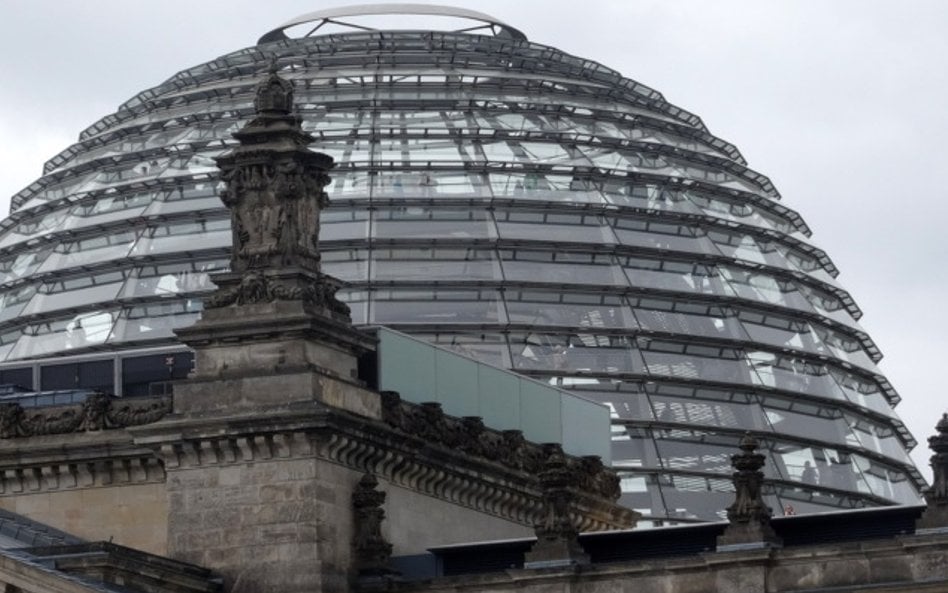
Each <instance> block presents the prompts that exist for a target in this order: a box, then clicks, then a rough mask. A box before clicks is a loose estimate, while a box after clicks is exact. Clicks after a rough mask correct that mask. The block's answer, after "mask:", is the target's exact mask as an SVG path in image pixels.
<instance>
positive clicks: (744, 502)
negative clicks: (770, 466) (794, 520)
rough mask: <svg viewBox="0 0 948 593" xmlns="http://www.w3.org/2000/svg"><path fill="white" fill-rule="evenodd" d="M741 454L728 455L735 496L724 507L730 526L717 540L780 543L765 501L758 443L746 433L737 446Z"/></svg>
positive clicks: (734, 542) (723, 543)
mask: <svg viewBox="0 0 948 593" xmlns="http://www.w3.org/2000/svg"><path fill="white" fill-rule="evenodd" d="M738 446H739V447H740V449H741V453H739V454H737V455H733V456H731V465H732V466H733V467H734V469H735V470H736V471H735V472H734V474H733V480H734V490H735V497H734V502H733V503H732V504H731V506H729V507H728V508H727V518H728V521H730V523H731V524H730V525H729V526H728V527H727V529H725V531H724V535H722V536H721V537H720V538H718V544H719V545H730V544H746V543H772V544H776V543H779V542H780V539H779V538H778V537H777V535H776V534H775V533H774V531H773V528H772V527H771V526H770V518H771V516H772V514H773V512H772V511H771V509H770V507H769V506H767V503H765V502H764V498H763V492H762V486H763V483H764V472H762V471H761V469H762V468H763V467H764V456H763V455H761V454H760V453H757V452H756V451H757V447H759V446H760V443H759V442H758V441H757V439H756V438H754V436H753V435H751V433H749V432H748V433H746V434H745V435H744V437H743V438H741V441H740V444H739V445H738Z"/></svg>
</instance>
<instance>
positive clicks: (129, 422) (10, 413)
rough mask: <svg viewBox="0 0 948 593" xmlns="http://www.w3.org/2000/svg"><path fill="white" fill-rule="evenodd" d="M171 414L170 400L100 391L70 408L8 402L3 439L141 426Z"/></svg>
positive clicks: (3, 409)
mask: <svg viewBox="0 0 948 593" xmlns="http://www.w3.org/2000/svg"><path fill="white" fill-rule="evenodd" d="M170 412H171V398H170V397H161V398H147V399H145V398H135V399H128V400H124V399H119V398H113V397H111V396H109V395H106V394H104V393H100V392H96V393H93V394H91V395H90V396H89V397H88V398H86V401H85V402H83V403H82V404H76V405H71V406H50V407H42V408H24V407H23V406H21V405H20V404H18V403H5V404H0V439H12V438H16V437H31V436H39V435H48V434H65V433H71V432H83V431H95V430H105V429H109V428H125V427H129V426H140V425H142V424H150V423H152V422H156V421H158V420H160V419H161V418H163V417H164V416H165V415H167V414H168V413H170Z"/></svg>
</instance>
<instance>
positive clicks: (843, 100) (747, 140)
mask: <svg viewBox="0 0 948 593" xmlns="http://www.w3.org/2000/svg"><path fill="white" fill-rule="evenodd" d="M455 4H457V5H463V6H467V7H469V8H473V9H475V10H480V11H484V12H488V13H491V14H494V15H495V16H497V17H499V18H501V19H502V20H505V21H508V22H510V23H511V24H513V25H515V26H517V27H518V28H520V29H521V30H523V31H524V32H525V33H526V34H527V36H528V37H529V38H530V39H532V40H534V41H537V42H539V43H545V44H549V45H554V46H557V47H559V48H561V49H564V50H566V51H569V52H571V53H574V54H577V55H579V56H582V57H585V58H589V59H592V60H595V61H598V62H601V63H603V64H605V65H607V66H609V67H611V68H613V69H616V70H618V71H620V72H621V73H623V74H624V75H626V76H628V77H630V78H633V79H635V80H638V81H640V82H642V83H644V84H647V85H649V86H651V87H653V88H655V89H657V90H659V91H660V92H662V93H663V94H664V95H665V96H666V98H668V99H669V100H670V101H671V102H673V103H675V104H676V105H678V106H680V107H682V108H685V109H687V110H689V111H692V112H694V113H696V114H698V115H699V116H700V117H701V118H702V119H703V120H704V122H705V123H706V124H707V125H708V127H709V128H710V129H711V131H712V133H714V134H716V135H718V136H720V137H722V138H724V139H726V140H728V141H731V142H733V143H734V144H736V145H737V146H738V148H740V149H741V151H742V153H743V154H744V155H745V157H746V158H747V160H748V161H749V163H750V166H751V167H752V168H754V169H755V170H757V171H759V172H761V173H763V174H765V175H768V176H769V177H770V178H771V179H772V180H773V181H774V183H775V184H776V186H777V187H778V189H779V190H780V192H781V193H782V194H783V196H784V202H785V204H786V205H788V206H790V207H792V208H794V209H796V210H798V211H799V212H800V213H801V214H802V215H803V217H804V218H805V219H806V220H807V222H808V223H809V224H810V226H811V227H812V228H813V230H814V237H813V239H814V241H815V242H816V243H817V244H818V245H820V246H821V247H823V248H825V249H826V250H827V252H828V253H829V254H830V256H831V257H832V258H833V260H834V261H835V263H836V264H837V266H838V267H839V268H840V269H841V270H842V275H841V276H840V281H841V282H842V283H843V284H844V285H845V286H846V287H847V288H848V289H849V290H850V291H851V292H852V293H853V295H854V296H855V298H856V301H857V302H858V303H859V304H860V306H861V307H862V308H863V310H864V311H865V313H866V315H865V317H864V325H865V326H866V328H867V329H868V330H869V331H870V333H871V335H872V336H873V337H874V339H875V340H876V342H877V343H878V344H879V346H880V348H881V349H882V351H883V352H884V353H885V355H886V359H885V361H884V362H883V365H882V368H883V370H884V371H885V372H886V373H887V375H888V376H889V378H890V380H891V381H892V383H893V384H894V385H895V386H896V388H897V389H898V390H899V391H900V392H901V393H902V395H903V398H904V402H903V404H902V405H901V406H900V407H899V413H900V414H901V416H902V417H903V418H904V419H905V421H906V422H907V424H908V425H909V427H910V429H911V430H912V431H913V433H914V434H915V435H916V436H917V437H918V438H919V439H920V440H922V441H924V439H925V437H927V436H928V435H929V434H930V433H931V432H932V427H933V425H934V423H935V421H936V420H937V416H938V415H940V413H941V412H942V411H944V410H945V409H946V407H948V400H946V397H945V395H944V394H943V392H942V391H941V389H942V387H941V381H940V372H939V370H938V369H939V368H940V366H941V365H942V364H944V363H943V362H942V360H941V358H942V357H943V356H945V354H946V353H948V338H946V336H948V315H946V314H945V313H944V307H942V300H943V295H944V294H946V289H948V278H946V276H948V275H946V273H945V272H944V261H945V259H946V257H945V256H946V255H948V254H946V241H945V239H944V236H945V233H944V230H943V228H942V225H943V221H944V220H946V218H948V196H946V195H945V194H946V190H945V188H944V183H943V182H942V181H941V179H940V177H941V175H942V174H943V171H944V169H945V166H946V163H948V148H946V137H948V133H946V132H948V110H946V109H945V105H948V64H946V62H948V57H946V56H948V36H946V35H945V34H944V31H946V30H948V6H946V5H945V4H944V3H942V2H939V1H935V0H931V1H925V0H918V1H914V2H911V3H899V4H896V3H893V2H882V1H875V0H870V1H867V0H836V1H834V2H825V1H822V0H770V1H768V2H759V1H757V0H723V1H722V0H719V1H715V2H707V1H702V0H678V1H676V2H667V1H649V0H637V1H635V2H627V1H624V0H613V1H608V0H587V1H585V2H583V3H580V4H577V3H575V2H562V1H559V0H544V1H540V0H536V1H521V2H509V1H493V0H483V1H477V2H474V1H466V2H455ZM0 6H2V8H3V11H4V18H3V19H2V20H0V55H2V56H3V58H2V60H0V76H2V80H4V85H2V87H0V134H2V146H0V196H2V199H3V202H2V203H0V207H2V208H3V210H4V211H5V210H6V198H7V197H8V196H9V195H11V194H13V193H14V192H16V191H17V190H19V189H21V188H22V187H23V186H25V185H27V184H28V183H29V182H30V181H32V180H33V179H35V178H36V177H38V176H39V175H40V172H41V167H42V163H43V161H45V160H46V159H48V158H49V157H51V156H52V155H53V153H54V152H56V151H57V150H59V149H62V148H65V147H66V145H67V144H68V143H69V142H70V141H71V140H74V139H75V137H76V136H77V135H78V133H79V131H80V130H81V129H83V128H84V127H86V126H87V125H89V124H91V123H92V122H94V121H95V120H96V119H98V118H99V117H102V116H104V115H106V114H108V113H110V112H111V111H113V110H114V108H115V107H116V106H118V105H119V104H120V103H122V102H123V101H125V100H126V99H128V98H129V97H130V96H132V95H133V94H135V93H136V92H138V91H140V90H143V89H145V88H147V87H149V86H153V85H156V84H158V83H160V82H161V81H162V80H164V79H166V78H168V77H169V76H171V75H173V74H174V73H175V72H176V71H178V70H181V69H183V68H186V67H188V66H191V65H194V64H198V63H201V62H204V61H207V60H209V59H211V58H213V57H216V56H218V55H220V54H223V53H227V52H229V51H232V50H235V49H238V48H240V47H244V46H249V45H252V44H253V43H254V42H255V41H256V39H257V37H259V35H260V34H262V33H263V32H264V31H265V30H267V29H268V28H270V27H272V26H274V25H277V24H279V23H281V22H283V21H285V20H288V19H290V18H291V17H293V16H296V15H298V14H301V13H304V12H309V11H312V10H316V9H319V8H323V7H324V5H322V4H321V3H314V2H312V1H311V0H310V1H305V2H301V1H285V2H279V3H273V4H270V5H264V4H262V3H259V2H251V1H249V0H239V1H229V2H183V1H181V0H166V1H165V2H161V3H154V2H150V3H135V2H127V1H118V0H100V1H97V2H83V3H78V2H75V3H73V2H58V1H55V2H54V1H52V0H40V1H35V0H34V1H29V2H27V0H2V1H0ZM927 456H928V453H927V452H926V451H925V447H924V446H922V447H919V449H917V450H916V455H915V457H916V459H917V460H918V462H919V464H920V465H922V466H924V465H926V464H927Z"/></svg>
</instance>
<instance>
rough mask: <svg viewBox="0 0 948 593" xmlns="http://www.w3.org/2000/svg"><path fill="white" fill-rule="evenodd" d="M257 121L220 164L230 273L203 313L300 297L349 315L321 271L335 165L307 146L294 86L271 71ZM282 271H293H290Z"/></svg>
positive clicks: (257, 102)
mask: <svg viewBox="0 0 948 593" xmlns="http://www.w3.org/2000/svg"><path fill="white" fill-rule="evenodd" d="M254 107H255V110H256V117H254V118H253V119H252V120H251V121H250V122H249V123H247V125H245V126H244V127H243V128H242V129H241V130H239V131H237V132H235V133H234V138H236V139H237V140H238V141H239V142H240V145H239V146H238V147H237V148H235V149H234V150H233V151H231V152H229V153H227V154H225V155H223V156H221V157H219V158H218V159H217V164H218V167H220V170H221V180H222V181H223V182H224V189H223V190H222V191H221V192H220V197H221V200H222V201H223V202H224V205H225V206H227V207H228V208H229V209H230V210H231V227H232V231H233V251H232V257H231V273H230V274H221V275H218V276H217V277H215V282H217V283H218V286H219V287H220V289H219V290H218V292H217V293H216V294H214V295H213V296H212V297H211V298H210V299H208V300H207V301H206V306H207V307H208V308H212V309H213V308H220V307H227V306H230V305H250V304H256V303H267V302H274V301H293V300H300V301H303V302H305V303H307V304H309V305H314V306H315V307H317V308H320V309H327V310H329V311H331V312H332V313H335V314H338V315H339V316H340V317H341V318H346V319H347V318H348V315H349V309H348V307H346V305H345V304H343V303H341V302H339V301H338V300H336V298H335V293H336V290H338V288H339V286H340V283H339V282H338V281H337V280H335V279H332V278H330V277H328V276H325V275H323V274H322V273H321V272H320V269H319V250H318V243H319V215H320V211H321V210H322V209H323V208H324V207H325V206H326V205H327V204H328V199H327V197H326V193H325V192H324V191H323V188H324V187H325V186H326V185H327V184H328V183H329V181H330V179H329V175H328V171H329V170H330V169H331V168H332V166H333V161H332V158H331V157H330V156H328V155H325V154H322V153H318V152H313V151H311V150H309V149H308V148H307V146H308V145H309V144H310V143H311V142H312V141H313V137H312V136H311V135H310V134H308V133H306V132H304V131H303V128H302V125H301V120H300V117H299V116H298V115H296V114H294V113H293V112H292V110H293V85H292V84H291V83H290V82H288V81H286V80H284V79H282V78H280V76H279V75H278V74H277V72H276V70H275V68H274V69H273V70H271V72H270V73H269V75H268V76H267V78H266V79H264V80H263V81H262V82H261V83H260V84H259V85H258V86H257V90H256V96H255V99H254ZM279 271H284V272H286V271H293V273H291V274H287V273H278V272H279Z"/></svg>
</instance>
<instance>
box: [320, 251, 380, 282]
mask: <svg viewBox="0 0 948 593" xmlns="http://www.w3.org/2000/svg"><path fill="white" fill-rule="evenodd" d="M320 256H321V258H322V259H321V260H320V266H321V268H322V271H323V272H324V273H326V274H329V275H330V276H332V277H334V278H338V279H339V280H342V281H343V282H365V281H366V280H368V278H369V261H368V257H369V251H368V249H333V250H329V249H323V250H322V253H321V254H320Z"/></svg>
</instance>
